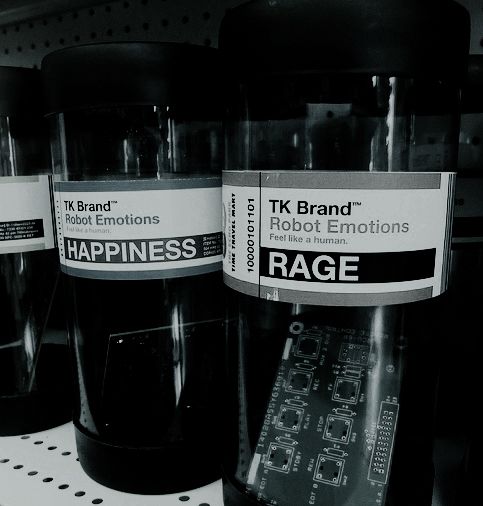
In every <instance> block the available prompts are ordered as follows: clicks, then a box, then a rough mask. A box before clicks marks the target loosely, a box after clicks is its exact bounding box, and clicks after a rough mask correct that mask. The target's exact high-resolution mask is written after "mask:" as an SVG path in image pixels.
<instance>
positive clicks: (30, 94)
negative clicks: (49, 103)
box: [0, 66, 43, 116]
mask: <svg viewBox="0 0 483 506" xmlns="http://www.w3.org/2000/svg"><path fill="white" fill-rule="evenodd" d="M41 84H42V83H41V80H40V71H39V70H36V69H29V68H21V67H1V66H0V114H1V115H5V116H12V115H17V114H26V113H27V114H32V113H33V114H40V112H41V111H42V105H43V104H42V91H41Z"/></svg>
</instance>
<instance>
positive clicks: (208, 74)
mask: <svg viewBox="0 0 483 506" xmlns="http://www.w3.org/2000/svg"><path fill="white" fill-rule="evenodd" d="M41 70H42V74H43V81H44V89H45V95H46V102H47V106H46V107H47V112H48V113H55V112H61V111H66V110H71V109H79V108H88V107H99V106H124V105H159V106H162V105H166V106H172V105H173V104H178V105H179V106H182V105H183V104H186V103H189V104H191V105H193V104H196V103H198V104H205V105H206V104H207V103H210V99H211V100H215V98H217V99H218V100H219V95H220V94H219V91H216V89H215V88H216V86H217V83H219V77H217V76H219V74H220V72H219V61H218V51H217V50H216V49H212V48H207V47H203V46H194V45H189V44H176V43H157V42H109V43H99V44H86V45H79V46H74V47H69V48H65V49H61V50H58V51H54V52H53V53H50V54H48V55H47V56H46V57H45V58H44V59H43V60H42V67H41Z"/></svg>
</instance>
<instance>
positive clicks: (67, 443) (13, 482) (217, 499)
mask: <svg viewBox="0 0 483 506" xmlns="http://www.w3.org/2000/svg"><path fill="white" fill-rule="evenodd" d="M92 504H102V505H103V506H154V505H156V506H181V505H182V504H183V505H186V506H223V500H222V493H221V481H217V482H215V483H213V484H211V485H208V486H205V487H201V488H198V489H196V490H190V491H186V492H183V493H179V494H169V495H137V494H128V493H124V492H118V491H116V490H112V489H109V488H107V487H104V486H102V485H100V484H99V483H97V482H95V481H94V480H92V479H91V478H89V477H88V476H87V475H86V474H85V473H84V471H83V470H82V468H81V466H80V464H79V462H78V460H77V452H76V446H75V437H74V429H73V426H72V423H67V424H65V425H61V426H60V427H56V428H54V429H50V430H46V431H43V432H38V433H35V434H29V435H25V436H11V437H0V506H87V505H92Z"/></svg>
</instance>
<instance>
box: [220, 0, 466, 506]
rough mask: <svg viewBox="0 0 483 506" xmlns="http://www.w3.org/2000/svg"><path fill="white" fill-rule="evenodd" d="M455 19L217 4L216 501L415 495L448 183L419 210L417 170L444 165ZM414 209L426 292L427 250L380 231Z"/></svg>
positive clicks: (460, 37) (449, 158) (426, 444)
mask: <svg viewBox="0 0 483 506" xmlns="http://www.w3.org/2000/svg"><path fill="white" fill-rule="evenodd" d="M435 12H437V16H436V15H435ZM468 34H469V20H468V15H467V13H466V11H465V10H464V9H463V8H462V7H461V6H459V5H458V4H456V3H454V2H451V1H442V2H433V1H427V2H419V1H416V0H410V1H407V0H404V1H402V0H394V1H387V0H369V1H365V2H353V1H346V0H322V1H314V0H301V1H293V0H279V1H268V0H264V1H261V0H260V1H253V2H249V3H247V4H244V5H242V6H240V7H237V8H235V9H233V10H231V11H228V13H227V15H226V16H225V18H224V21H223V23H222V26H221V32H220V49H221V51H222V54H223V56H224V58H225V61H226V63H227V65H228V66H230V68H231V78H232V82H233V86H232V87H231V88H230V93H229V101H228V104H229V108H230V112H229V117H228V125H227V161H226V169H228V170H227V171H225V172H224V175H223V188H224V189H223V202H224V211H225V222H224V223H225V229H224V232H225V236H226V244H227V249H226V252H225V263H224V274H225V283H226V284H227V285H228V286H229V287H230V292H231V296H230V306H229V316H230V318H231V319H230V326H229V328H228V339H227V345H228V351H227V356H228V368H227V375H228V381H227V384H228V389H227V394H226V397H227V399H229V400H230V402H231V405H230V409H229V413H230V420H229V423H228V425H227V436H226V439H225V448H224V498H225V504H226V505H227V506H228V505H237V506H238V505H241V506H245V505H254V504H277V505H279V506H292V505H294V504H297V505H302V504H324V505H327V506H328V505H330V506H342V505H349V504H351V505H357V506H369V505H374V506H376V505H385V506H389V505H391V506H394V505H400V506H407V505H409V504H411V505H414V506H415V505H418V506H419V505H421V506H423V505H425V506H429V505H431V499H432V490H433V463H432V440H433V436H434V406H435V393H436V382H437V374H438V367H439V357H440V352H441V348H442V346H443V345H444V340H443V339H442V336H443V335H444V333H445V321H444V316H445V315H446V314H447V311H446V309H445V308H446V305H445V297H446V296H445V295H443V293H444V291H445V288H446V286H445V281H443V280H446V278H447V274H448V258H449V244H450V240H449V238H450V225H451V219H452V213H451V208H452V205H453V185H452V184H450V185H449V187H448V191H447V192H446V193H444V198H443V200H442V203H441V205H442V208H441V210H440V211H435V209H436V207H434V206H433V204H434V201H432V202H430V200H429V194H431V193H432V190H431V191H428V193H426V190H425V189H423V186H424V185H421V184H420V183H421V182H422V181H423V179H425V178H426V177H427V178H433V177H436V178H437V179H438V181H443V180H445V178H449V179H450V180H454V175H449V174H445V173H444V172H445V171H452V170H455V168H456V154H457V144H458V106H459V87H460V84H461V80H462V76H463V75H464V73H465V67H466V55H467V51H468ZM428 55H431V56H428ZM434 144H438V146H439V148H440V151H439V152H438V153H437V154H436V155H435V154H434V153H433V151H432V148H431V147H432V146H433V145H434ZM426 171H430V173H425V172H426ZM252 172H253V173H252ZM400 184H401V186H400ZM441 184H442V183H441ZM403 187H405V189H406V190H405V191H406V193H405V195H406V196H405V197H404V198H403V199H400V198H399V197H398V192H399V190H401V189H402V188H403ZM428 188H429V187H427V189H428ZM440 188H442V186H441V187H440ZM423 195H424V197H422V196H423ZM426 195H427V196H428V197H427V198H428V200H425V199H426ZM419 198H421V199H422V200H421V201H420V204H416V200H417V199H419ZM413 199H415V200H413ZM384 202H386V203H387V207H386V210H388V209H389V210H391V211H390V212H389V211H387V212H386V211H383V210H382V209H383V207H384V206H385V204H384ZM434 205H436V204H434ZM367 209H369V211H368V212H367V213H366V210H367ZM416 209H417V210H416ZM395 210H396V211H395ZM433 212H434V213H435V215H437V216H439V218H436V220H434V221H433V220H432V218H430V215H431V214H432V213H433ZM391 213H392V214H391ZM389 215H390V216H391V218H388V216H389ZM440 220H442V222H441V221H440ZM438 222H440V224H439V225H438ZM443 223H445V225H443ZM420 226H421V227H423V229H424V230H425V232H423V236H429V235H430V234H431V233H432V231H434V230H436V228H437V227H440V226H443V228H445V232H444V234H442V235H441V236H440V238H441V241H442V242H441V250H440V251H441V252H442V251H444V253H442V255H443V260H442V263H441V264H440V267H438V269H439V268H442V271H441V284H440V285H438V289H437V290H433V291H432V292H431V291H425V292H424V293H423V292H419V291H418V292H417V293H416V292H412V291H411V289H409V286H410V284H411V286H416V284H414V285H412V283H416V282H415V280H419V281H418V283H420V284H419V285H418V286H419V287H420V288H421V287H422V286H423V285H426V280H430V279H431V276H432V275H435V273H436V272H437V269H436V268H435V264H434V263H433V262H432V261H431V262H430V263H429V264H427V267H428V268H429V270H426V268H425V267H423V264H424V263H425V260H423V258H422V256H419V255H420V254H423V253H422V251H423V249H420V242H419V240H417V239H416V238H415V236H414V240H413V239H411V240H409V241H408V242H407V243H405V244H404V245H403V243H402V242H401V246H400V249H398V248H399V247H398V248H395V247H394V246H393V243H394V242H395V241H397V240H399V239H400V238H401V237H405V235H404V234H412V233H413V232H412V231H414V230H416V229H418V227H420ZM443 235H444V237H445V238H444V239H443ZM387 237H389V238H390V239H385V238H387ZM403 242H404V241H403ZM443 243H444V246H443ZM418 251H419V253H418ZM426 251H428V250H426ZM438 251H439V250H438ZM396 253H397V255H399V254H400V255H401V256H397V257H396V256H392V255H393V254H396ZM373 254H375V256H372V255H373ZM369 259H370V260H369ZM366 261H367V262H369V263H368V264H366V263H365V262H366ZM369 264H370V266H369ZM400 269H401V271H400ZM402 270H404V272H405V273H404V274H403V273H402ZM398 272H399V273H398ZM410 279H412V280H413V281H411V282H410V284H408V285H405V286H407V289H408V290H409V291H410V292H411V293H409V292H406V294H405V295H404V296H403V295H402V292H401V289H402V288H401V287H402V285H399V284H398V283H399V282H400V281H403V280H404V282H406V281H408V280H410ZM397 280H399V281H397ZM389 281H390V282H391V283H392V284H391V283H390V284H387V285H386V283H387V282H389ZM386 286H387V287H388V288H387V289H386V288H385V287H386ZM416 482H417V486H413V485H412V484H413V483H416Z"/></svg>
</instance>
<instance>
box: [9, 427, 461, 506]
mask: <svg viewBox="0 0 483 506" xmlns="http://www.w3.org/2000/svg"><path fill="white" fill-rule="evenodd" d="M464 449H465V442H464V441H463V440H456V441H448V440H439V439H438V440H436V442H435V452H434V457H435V464H436V480H435V487H434V494H433V501H432V506H447V505H448V504H449V503H450V502H451V501H449V496H452V495H454V494H453V491H454V490H455V487H456V486H457V482H458V479H457V471H458V463H459V462H461V461H462V459H463V455H464ZM91 504H102V505H103V506H181V505H186V506H223V498H222V488H221V480H219V481H217V482H215V483H212V484H210V485H207V486H205V487H201V488H198V489H195V490H190V491H186V492H182V493H178V494H169V495H138V494H127V493H124V492H118V491H116V490H112V489H110V488H107V487H104V486H102V485H100V484H99V483H97V482H95V481H94V480H92V479H91V478H89V477H88V476H87V475H86V474H85V473H84V471H83V470H82V468H81V466H80V464H79V462H78V460H77V451H76V446H75V437H74V429H73V426H72V423H67V424H65V425H61V426H60V427H56V428H53V429H50V430H46V431H43V432H37V433H35V434H29V435H25V436H11V437H0V506H88V505H91ZM293 506H297V505H293Z"/></svg>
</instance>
